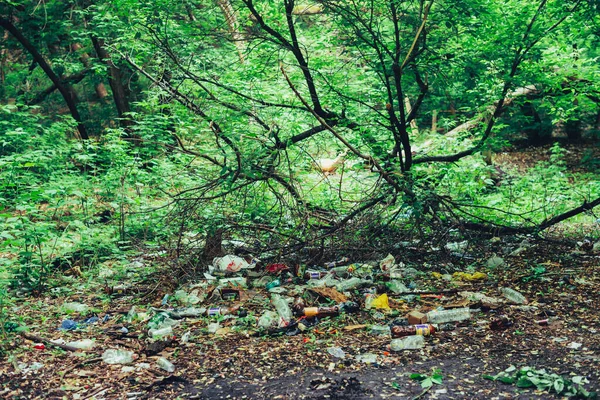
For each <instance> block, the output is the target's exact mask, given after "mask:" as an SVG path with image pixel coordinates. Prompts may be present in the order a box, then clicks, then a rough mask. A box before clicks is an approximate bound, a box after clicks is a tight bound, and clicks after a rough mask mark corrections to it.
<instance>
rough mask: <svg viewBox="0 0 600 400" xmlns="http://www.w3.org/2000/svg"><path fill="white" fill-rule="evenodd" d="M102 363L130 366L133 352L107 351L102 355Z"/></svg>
mask: <svg viewBox="0 0 600 400" xmlns="http://www.w3.org/2000/svg"><path fill="white" fill-rule="evenodd" d="M102 361H104V362H105V363H107V364H130V363H132V362H133V351H127V350H119V349H108V350H106V351H105V352H104V353H103V354H102Z"/></svg>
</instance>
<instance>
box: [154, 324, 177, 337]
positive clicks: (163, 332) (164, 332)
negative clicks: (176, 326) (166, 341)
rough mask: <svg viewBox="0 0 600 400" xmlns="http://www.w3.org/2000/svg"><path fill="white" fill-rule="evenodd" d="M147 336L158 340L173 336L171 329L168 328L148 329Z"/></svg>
mask: <svg viewBox="0 0 600 400" xmlns="http://www.w3.org/2000/svg"><path fill="white" fill-rule="evenodd" d="M148 335H149V336H151V337H153V338H159V337H163V336H171V335H173V328H172V327H170V326H166V327H164V328H159V329H148Z"/></svg>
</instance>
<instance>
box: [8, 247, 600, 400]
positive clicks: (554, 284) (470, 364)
mask: <svg viewBox="0 0 600 400" xmlns="http://www.w3.org/2000/svg"><path fill="white" fill-rule="evenodd" d="M522 240H523V237H512V238H504V239H502V240H489V239H480V240H477V241H475V240H473V241H471V242H470V245H469V247H468V248H467V249H466V250H464V252H462V253H460V254H456V253H454V252H450V251H447V250H445V249H444V248H437V247H435V246H433V248H432V245H431V244H425V243H421V244H418V245H414V246H407V247H399V248H398V249H397V250H396V252H395V254H393V255H394V256H395V257H396V259H397V260H402V261H403V262H405V263H406V264H407V265H409V266H411V267H414V268H416V269H418V270H419V271H420V272H419V274H418V275H417V276H415V278H414V282H416V284H417V287H418V288H419V289H421V290H427V291H432V292H435V291H441V290H448V289H456V290H457V291H472V292H477V293H483V294H486V295H488V296H492V297H501V295H500V293H499V291H498V288H499V287H502V286H508V287H512V288H515V289H517V290H519V291H520V292H521V293H523V294H524V295H525V296H526V297H527V298H528V300H529V304H528V306H533V308H529V307H520V306H516V305H509V304H502V305H500V306H499V307H497V308H493V307H492V308H490V307H489V306H486V305H483V304H478V303H477V302H470V304H469V307H471V308H472V309H473V310H479V311H475V312H474V313H473V318H472V319H471V320H468V321H466V322H462V323H460V324H458V325H457V327H456V329H454V330H452V331H448V332H436V333H435V334H433V335H431V336H428V337H426V338H425V341H426V344H425V347H424V348H423V349H419V350H408V351H403V352H392V351H390V349H389V344H390V339H389V337H384V336H375V335H373V334H372V333H371V332H370V331H369V329H368V328H357V329H355V330H347V327H349V326H353V325H361V324H365V325H371V324H386V323H390V322H391V321H392V320H393V319H394V318H398V317H401V316H403V315H404V314H405V313H406V312H408V311H410V310H413V309H419V310H421V311H428V310H431V309H434V308H436V307H438V306H448V305H450V304H451V303H455V302H457V301H460V300H461V298H460V297H459V296H458V295H457V294H456V293H450V294H446V295H445V296H444V297H442V298H436V297H431V296H425V295H423V296H413V297H412V298H409V300H408V301H407V300H406V298H403V297H402V296H400V295H394V294H391V293H390V294H389V296H390V306H391V308H392V310H393V313H392V314H391V315H385V314H381V313H377V312H374V310H370V311H367V310H364V309H363V310H361V311H359V312H358V313H351V314H342V315H340V316H338V317H333V318H324V319H321V320H315V321H307V329H306V330H305V331H303V332H298V331H294V330H291V331H290V330H288V332H287V333H289V334H286V333H285V332H284V333H283V334H281V335H278V336H273V335H271V336H267V335H264V334H261V333H257V332H256V329H255V324H252V323H250V324H248V325H246V326H244V325H242V326H240V325H236V322H235V320H236V319H230V320H226V321H223V322H222V326H223V328H222V329H221V330H220V331H218V332H217V334H210V333H208V332H207V329H206V327H207V318H198V319H185V320H182V323H181V324H180V325H178V326H177V327H176V328H175V330H174V331H175V333H174V336H173V337H171V338H169V339H168V340H167V341H166V342H164V343H163V342H159V343H160V344H159V345H156V344H150V343H148V341H147V339H146V335H145V329H147V328H146V327H145V324H144V323H142V322H137V323H136V322H133V323H130V324H127V323H126V322H124V315H125V314H126V313H127V311H128V310H129V309H130V307H131V305H132V304H136V305H137V307H138V308H139V309H141V310H144V309H146V310H148V309H149V307H150V306H151V305H154V306H160V305H161V304H160V300H161V298H162V297H163V294H164V292H161V291H160V290H155V291H150V292H148V291H144V290H142V289H140V290H139V291H138V292H136V291H135V290H130V291H129V292H127V293H124V294H122V295H118V294H113V295H112V297H110V300H107V296H106V295H101V294H99V293H101V292H102V284H101V283H98V284H97V285H96V286H94V285H90V286H88V287H85V288H83V286H82V288H81V289H80V290H76V291H75V292H73V293H71V294H70V295H68V296H66V297H65V296H64V295H62V296H59V295H51V294H49V295H47V297H45V298H25V299H23V302H22V303H21V304H19V305H17V308H15V309H14V311H15V312H16V313H17V314H18V316H19V318H20V320H21V321H22V322H23V323H25V324H26V325H27V326H28V328H29V333H33V334H36V335H39V336H40V337H42V338H45V339H59V338H62V339H65V340H66V341H69V340H76V339H83V338H94V339H95V340H96V347H95V348H94V349H93V350H91V351H87V352H69V351H64V350H60V349H57V348H55V347H54V346H52V345H51V344H47V345H46V346H45V348H44V349H43V350H40V349H35V348H34V347H35V344H36V343H35V341H30V340H27V339H25V338H23V337H21V336H18V335H17V336H15V337H14V340H13V342H12V348H11V349H9V353H8V356H7V357H6V358H4V360H2V362H1V363H0V397H1V398H6V399H176V398H181V399H298V398H306V399H367V398H368V399H372V398H393V399H412V398H423V399H517V398H518V399H547V398H561V397H560V396H557V395H555V394H549V393H547V392H542V391H537V390H535V389H531V388H528V389H520V388H517V387H516V386H515V385H512V384H503V383H500V382H497V381H490V380H486V379H483V378H482V375H483V374H489V375H495V374H498V373H499V372H501V371H503V370H505V369H506V368H507V367H509V366H511V365H514V366H516V367H518V368H520V367H524V366H530V367H535V368H537V369H542V368H543V369H545V370H546V371H548V372H554V373H557V374H560V375H562V376H564V377H565V378H569V377H573V376H583V377H586V378H587V379H588V380H589V383H588V384H586V385H585V388H586V389H587V390H596V391H597V390H598V389H600V384H599V382H600V368H599V365H600V325H599V323H598V321H599V319H598V316H599V311H598V309H599V307H600V295H599V294H598V288H600V276H599V274H598V270H599V268H600V254H597V253H593V252H592V251H591V250H590V249H589V248H588V249H586V248H585V246H583V247H584V248H581V246H577V245H575V246H573V245H572V244H569V243H566V242H562V243H561V242H555V241H547V240H536V239H532V238H529V239H528V241H529V245H528V246H527V247H524V248H523V251H522V252H521V253H520V254H518V255H513V256H509V255H503V253H504V252H508V251H514V249H517V248H519V243H521V241H522ZM492 254H501V255H503V257H504V259H505V262H506V265H503V266H499V267H496V268H494V269H490V268H486V267H485V263H486V260H487V259H488V258H489V257H490V256H491V255H492ZM351 261H354V260H351ZM469 267H470V268H472V269H474V270H478V271H483V272H485V273H486V278H485V279H482V280H475V281H464V280H456V279H453V280H451V281H448V280H445V279H441V278H439V275H438V274H432V272H438V273H441V274H445V273H450V274H452V273H453V272H455V271H465V270H468V268H469ZM536 267H537V272H535V270H534V269H533V268H536ZM166 275H167V274H162V276H163V278H164V277H165V276H166ZM159 276H160V275H159ZM154 279H158V281H156V280H155V281H154V282H152V285H151V286H152V287H153V288H154V289H156V288H157V287H163V286H162V285H160V283H161V281H160V279H159V278H156V275H155V278H154ZM292 286H293V285H292V284H290V287H292ZM168 290H169V289H168V288H167V289H165V292H168ZM266 296H267V294H266V292H265V291H264V290H256V291H252V295H251V296H250V297H249V299H247V300H246V301H245V304H244V306H245V307H246V308H247V309H248V310H249V311H250V312H254V315H257V316H259V315H260V313H261V312H262V310H263V309H264V308H265V307H268V299H267V297H266ZM357 296H360V294H357ZM322 300H323V299H315V302H318V301H322ZM66 301H79V302H83V303H86V304H89V305H90V306H92V307H93V308H94V310H96V311H97V312H95V315H96V316H98V317H99V321H98V322H96V323H93V324H90V325H89V326H87V327H83V328H81V329H77V330H75V331H59V330H58V329H57V328H58V327H59V326H60V324H61V321H62V320H64V319H65V318H67V317H66V316H65V315H64V314H61V312H60V306H61V304H63V303H64V302H66ZM150 303H151V304H150ZM106 315H108V316H110V319H107V320H106V321H104V319H105V316H106ZM499 315H504V316H506V317H507V319H508V321H510V322H511V323H512V325H509V326H504V327H502V329H500V330H494V329H491V328H490V321H492V320H493V319H494V318H495V317H497V316H499ZM85 317H89V314H88V315H86V316H85ZM382 317H383V319H381V318H382ZM68 318H71V319H73V320H76V321H81V320H83V319H84V316H79V315H77V314H72V315H69V316H68ZM546 318H551V320H550V323H549V324H548V325H547V326H543V325H539V324H538V323H536V321H538V320H542V319H546ZM103 321H104V322H103ZM238 323H239V321H238ZM123 326H126V327H127V328H128V333H126V334H124V333H121V332H120V330H119V329H120V328H121V327H123ZM186 331H189V332H190V334H191V337H190V340H189V341H188V342H187V343H183V341H182V335H183V333H184V332H186ZM117 347H118V348H122V349H128V350H131V351H133V352H134V353H135V354H136V356H137V357H138V358H137V360H135V362H134V363H132V364H130V365H126V366H123V365H108V364H106V363H104V362H102V359H101V355H102V353H103V352H104V350H106V349H107V348H117ZM331 347H340V348H341V349H342V350H343V351H344V352H345V353H346V358H345V359H339V358H334V357H333V356H332V355H330V354H329V353H328V351H327V349H328V348H331ZM367 353H371V354H374V355H376V357H377V358H376V363H374V364H366V363H364V362H362V361H360V360H358V359H357V358H356V356H358V355H364V354H367ZM158 356H165V357H166V358H168V359H169V360H171V362H173V364H174V365H175V371H174V372H173V373H168V372H166V371H164V370H162V369H160V368H158V367H157V366H156V359H157V357H158ZM141 362H145V363H148V364H149V365H144V364H141V366H140V364H139V363H141ZM35 363H39V364H35ZM40 365H41V366H40ZM36 366H37V367H39V369H35V367H36ZM436 368H437V369H439V370H440V374H441V375H442V376H443V381H442V383H441V384H435V385H433V387H431V388H430V389H429V390H427V391H424V390H423V389H422V387H421V385H420V383H419V382H417V381H416V380H413V379H410V377H409V375H410V374H412V373H420V374H426V375H429V374H431V373H432V371H433V370H434V369H436Z"/></svg>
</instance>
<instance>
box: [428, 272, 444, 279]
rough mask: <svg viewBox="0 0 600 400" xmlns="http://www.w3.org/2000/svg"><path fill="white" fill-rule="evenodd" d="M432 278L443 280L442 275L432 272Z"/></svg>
mask: <svg viewBox="0 0 600 400" xmlns="http://www.w3.org/2000/svg"><path fill="white" fill-rule="evenodd" d="M431 276H433V277H434V278H435V279H441V278H442V274H440V273H439V272H432V273H431Z"/></svg>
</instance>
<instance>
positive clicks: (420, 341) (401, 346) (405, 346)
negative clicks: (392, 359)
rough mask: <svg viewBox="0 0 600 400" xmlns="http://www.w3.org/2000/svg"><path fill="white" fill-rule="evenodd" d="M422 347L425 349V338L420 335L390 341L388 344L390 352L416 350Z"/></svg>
mask: <svg viewBox="0 0 600 400" xmlns="http://www.w3.org/2000/svg"><path fill="white" fill-rule="evenodd" d="M423 347H425V338H424V337H423V336H421V335H415V336H406V337H403V338H399V339H392V342H391V343H390V350H392V351H402V350H416V349H422V348H423Z"/></svg>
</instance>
